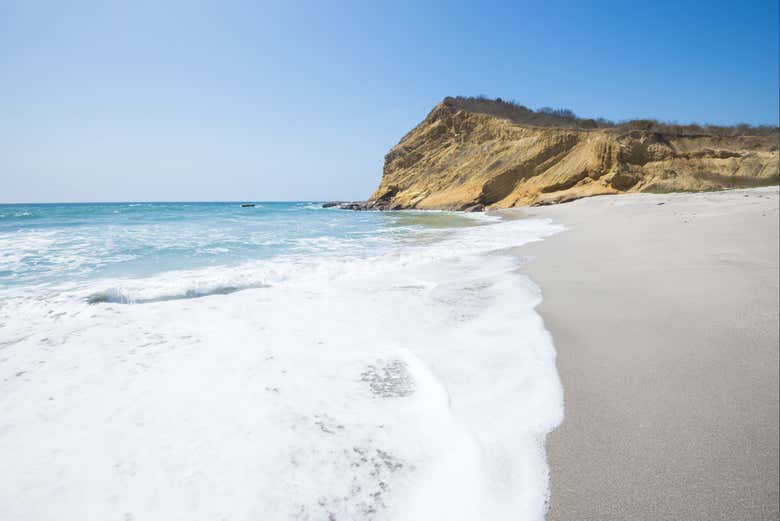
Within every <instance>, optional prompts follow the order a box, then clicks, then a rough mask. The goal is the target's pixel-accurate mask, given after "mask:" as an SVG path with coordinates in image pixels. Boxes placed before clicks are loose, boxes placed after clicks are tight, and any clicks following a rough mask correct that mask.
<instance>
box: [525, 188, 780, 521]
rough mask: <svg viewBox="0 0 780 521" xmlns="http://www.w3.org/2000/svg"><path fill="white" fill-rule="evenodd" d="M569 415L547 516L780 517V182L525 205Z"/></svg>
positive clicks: (531, 267) (553, 447)
mask: <svg viewBox="0 0 780 521" xmlns="http://www.w3.org/2000/svg"><path fill="white" fill-rule="evenodd" d="M510 212H512V213H514V214H517V213H522V215H526V216H537V217H549V218H552V219H554V220H556V221H558V222H561V223H563V224H564V225H566V226H567V227H568V228H569V230H568V231H566V232H563V233H561V234H559V235H556V236H554V237H551V238H548V239H546V240H544V241H542V242H539V243H534V244H531V245H527V246H524V247H522V248H519V249H518V250H519V253H520V254H522V255H524V256H528V257H529V258H528V259H527V260H528V264H527V265H526V269H527V271H528V272H529V273H530V275H531V276H532V277H533V278H534V279H535V280H536V281H537V282H538V283H539V284H540V285H541V287H542V291H543V293H544V300H543V303H542V304H541V306H540V308H539V311H540V313H541V315H542V317H543V318H544V320H545V323H546V325H547V326H548V327H549V328H550V330H551V332H552V334H553V337H554V340H555V345H556V349H557V351H558V369H559V372H560V376H561V380H562V382H563V386H564V393H565V409H566V417H565V420H564V422H563V424H562V425H561V427H559V428H558V430H556V431H554V432H553V433H552V434H551V435H550V437H549V438H548V458H549V463H550V467H551V487H552V491H551V494H552V499H551V510H550V513H549V515H548V519H550V520H555V521H563V520H572V521H574V520H577V521H586V520H602V521H605V520H645V519H646V520H666V519H675V520H677V519H680V520H689V519H708V520H719V519H723V520H743V519H744V520H748V519H749V520H764V519H766V520H776V519H778V305H779V304H778V189H777V188H776V187H770V188H758V189H751V190H736V191H727V192H718V193H701V194H667V195H650V194H639V195H628V196H626V195H621V196H604V197H596V198H589V199H583V200H579V201H575V202H573V203H569V204H565V205H557V206H548V207H542V208H530V209H525V210H511V211H510Z"/></svg>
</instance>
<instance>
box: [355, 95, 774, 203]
mask: <svg viewBox="0 0 780 521" xmlns="http://www.w3.org/2000/svg"><path fill="white" fill-rule="evenodd" d="M778 136H779V134H778V131H777V128H771V127H760V128H755V127H749V126H747V125H742V126H738V127H699V126H696V125H689V126H679V125H668V124H666V125H664V124H659V123H657V122H654V121H648V120H638V121H632V122H627V123H624V124H620V125H615V124H612V123H609V122H606V121H604V120H590V119H581V118H577V117H576V116H574V114H572V113H570V112H568V111H552V110H549V109H548V110H544V109H543V110H540V111H532V110H530V109H527V108H525V107H523V106H521V105H517V104H514V103H507V102H504V101H501V100H500V99H499V100H488V99H484V98H445V99H444V101H442V102H441V103H439V104H438V105H436V107H434V109H433V110H432V111H431V112H430V113H429V114H428V116H427V117H426V118H425V119H424V120H423V121H422V122H421V123H420V124H419V125H417V126H416V127H415V128H414V129H412V130H411V131H410V132H409V133H408V134H407V135H406V136H404V137H403V138H402V139H401V141H400V142H399V143H398V144H397V145H396V146H395V147H393V148H392V150H390V152H389V153H388V154H387V155H386V156H385V164H384V172H383V175H382V180H381V182H380V185H379V187H378V188H377V189H376V191H375V192H374V194H373V195H372V196H371V199H370V200H369V201H367V202H366V203H364V205H363V207H365V208H376V209H404V208H420V209H437V208H438V209H450V210H480V209H483V208H488V207H492V208H507V207H511V206H522V205H543V204H553V203H559V202H565V201H569V200H573V199H577V198H580V197H585V196H590V195H601V194H614V193H623V192H679V191H703V190H720V189H725V188H740V187H754V186H762V185H771V184H777V183H778V181H779V180H780V174H779V173H778V168H779V167H778Z"/></svg>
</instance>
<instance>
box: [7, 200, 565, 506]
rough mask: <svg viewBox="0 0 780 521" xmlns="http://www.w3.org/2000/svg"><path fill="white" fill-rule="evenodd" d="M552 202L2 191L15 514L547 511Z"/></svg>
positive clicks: (556, 410)
mask: <svg viewBox="0 0 780 521" xmlns="http://www.w3.org/2000/svg"><path fill="white" fill-rule="evenodd" d="M558 231H560V227H559V226H558V225H555V224H554V223H551V222H549V221H545V220H533V219H521V220H511V221H502V220H500V219H498V218H495V217H491V216H486V215H481V214H479V215H466V214H456V213H450V212H413V211H409V212H386V213H380V212H350V211H343V210H337V209H322V208H320V207H319V205H318V204H314V203H258V204H257V206H256V207H254V208H242V207H240V205H238V204H236V203H132V204H131V203H122V204H118V203H117V204H52V205H0V467H1V468H2V472H0V519H14V520H19V521H23V520H38V519H50V518H52V516H54V517H57V518H61V519H81V520H92V519H94V520H101V521H103V520H111V519H116V520H122V521H130V520H177V519H183V520H184V519H186V520H189V521H193V520H201V519H202V520H216V519H220V520H223V519H224V520H250V519H257V520H326V521H332V520H404V521H413V520H448V521H458V520H473V519H491V520H499V521H500V520H510V519H511V520H540V519H543V517H544V514H545V512H546V501H547V490H548V483H547V481H548V480H547V466H546V463H545V452H544V439H545V435H546V434H547V433H548V432H549V431H550V430H551V429H553V428H554V427H555V426H556V425H557V424H558V423H559V422H560V421H561V419H562V415H563V401H562V390H561V386H560V383H559V380H558V375H557V372H556V369H555V350H554V347H553V344H552V341H551V338H550V336H549V334H548V332H547V331H546V330H545V328H544V324H543V323H542V320H541V319H540V317H539V316H538V315H537V314H536V312H535V311H534V308H535V306H536V305H537V304H538V303H539V301H540V299H541V296H540V291H539V288H537V287H536V286H535V285H534V284H533V283H532V282H531V281H530V280H529V279H527V278H526V277H525V276H524V275H523V274H522V273H521V272H520V271H519V270H518V263H519V260H518V259H517V258H515V257H513V256H511V255H509V253H508V251H507V249H508V248H511V247H514V246H518V245H521V244H524V243H527V242H530V241H535V240H541V239H543V238H544V237H546V236H549V235H551V234H554V233H556V232H558Z"/></svg>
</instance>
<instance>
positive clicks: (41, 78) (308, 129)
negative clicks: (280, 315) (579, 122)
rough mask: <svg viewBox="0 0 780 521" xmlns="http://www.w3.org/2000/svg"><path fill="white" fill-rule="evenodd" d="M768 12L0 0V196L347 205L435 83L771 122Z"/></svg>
mask: <svg viewBox="0 0 780 521" xmlns="http://www.w3.org/2000/svg"><path fill="white" fill-rule="evenodd" d="M163 4H164V5H163ZM422 4H424V5H422ZM778 16H779V15H778V2H777V0H774V1H754V2H743V3H738V2H717V1H710V2H687V1H682V2H626V1H620V2H557V1H547V2H519V1H518V2H507V3H486V2H473V3H461V2H448V3H444V2H442V3H438V2H432V3H423V2H420V3H418V2H403V1H394V2H381V3H380V2H354V3H352V2H333V3H332V4H330V5H328V3H326V2H312V3H302V2H268V3H263V2H259V1H258V2H231V1H222V2H197V1H191V2H143V1H136V2H122V3H120V2H36V1H34V0H32V1H25V2H18V3H16V2H8V1H3V0H0V202H33V201H36V202H48V201H123V200H125V201H126V200H245V199H246V200H320V199H363V198H366V197H367V196H368V195H369V194H370V193H371V191H372V190H373V189H374V187H375V186H376V184H377V183H378V181H379V178H380V177H381V173H382V162H383V157H384V154H385V153H386V152H387V151H388V150H389V149H390V147H392V146H393V145H394V144H395V143H397V142H398V140H399V139H400V138H401V137H402V136H403V135H404V134H405V133H406V132H407V131H408V130H409V129H410V128H411V127H412V126H414V125H415V124H416V123H418V122H419V121H420V120H421V119H422V118H423V117H424V116H425V115H426V114H427V112H428V111H429V110H430V109H431V108H432V107H433V105H435V104H436V103H437V102H438V101H440V100H441V99H442V98H443V97H445V96H448V95H477V94H486V95H488V96H490V97H502V98H505V99H512V98H514V99H516V100H518V101H519V102H521V103H523V104H525V105H528V106H530V107H533V108H538V107H540V106H545V105H547V106H553V107H566V108H570V109H572V110H573V111H575V112H576V113H577V114H579V115H583V116H590V117H597V116H602V117H606V118H609V119H615V120H620V119H627V118H633V117H655V118H659V119H662V120H676V121H679V122H692V121H695V122H699V123H706V122H709V123H719V124H731V123H738V122H748V123H753V124H759V123H768V124H777V122H778V114H779V112H780V108H779V107H778V88H779V87H778V74H779V72H778V60H779V59H780V58H779V57H778V40H779V39H780V36H779V35H778Z"/></svg>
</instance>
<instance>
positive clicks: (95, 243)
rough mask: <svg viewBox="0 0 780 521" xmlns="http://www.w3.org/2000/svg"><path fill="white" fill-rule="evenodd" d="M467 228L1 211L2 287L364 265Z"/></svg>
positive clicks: (266, 209)
mask: <svg viewBox="0 0 780 521" xmlns="http://www.w3.org/2000/svg"><path fill="white" fill-rule="evenodd" d="M474 224H477V221H475V220H474V219H469V218H466V217H464V216H461V215H458V214H454V213H446V212H394V213H380V212H352V211H345V210H339V209H323V208H321V205H320V204H319V203H313V202H285V203H257V204H256V206H255V207H252V208H243V207H241V205H240V203H221V202H220V203H84V204H25V205H19V204H14V205H0V288H2V287H6V288H7V287H12V286H19V285H38V284H51V283H57V282H63V281H68V282H74V281H80V280H87V279H95V278H116V277H119V278H125V277H147V276H151V275H156V274H159V273H162V272H166V271H171V270H192V269H198V268H205V267H217V266H224V267H230V266H236V265H239V264H242V263H245V262H247V261H257V260H263V259H271V258H277V257H280V256H295V257H305V256H309V257H311V256H320V257H327V256H350V257H365V256H369V255H374V254H380V253H384V252H386V251H387V250H388V249H391V248H393V247H397V246H398V245H400V244H402V243H403V242H405V241H409V240H415V241H421V240H425V239H426V233H425V232H426V230H430V231H431V232H435V231H436V230H438V231H441V230H446V229H448V228H458V227H462V226H468V225H474ZM435 235H436V233H433V234H432V235H431V236H430V237H429V238H431V239H432V238H433V237H434V236H435Z"/></svg>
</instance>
